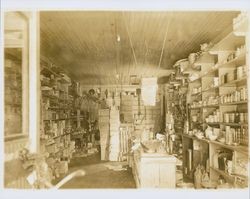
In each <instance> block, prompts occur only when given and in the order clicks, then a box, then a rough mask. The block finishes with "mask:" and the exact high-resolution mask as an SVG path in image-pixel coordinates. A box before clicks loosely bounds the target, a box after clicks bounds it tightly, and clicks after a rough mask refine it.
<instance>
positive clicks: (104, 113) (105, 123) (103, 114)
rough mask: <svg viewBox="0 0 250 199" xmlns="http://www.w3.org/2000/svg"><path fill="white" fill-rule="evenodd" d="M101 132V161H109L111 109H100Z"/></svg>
mask: <svg viewBox="0 0 250 199" xmlns="http://www.w3.org/2000/svg"><path fill="white" fill-rule="evenodd" d="M98 116H99V130H100V142H101V143H100V144H101V160H108V148H109V109H100V110H99V113H98Z"/></svg>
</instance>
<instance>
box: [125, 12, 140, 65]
mask: <svg viewBox="0 0 250 199" xmlns="http://www.w3.org/2000/svg"><path fill="white" fill-rule="evenodd" d="M122 16H123V21H124V23H125V27H126V32H127V34H128V38H129V43H130V47H131V49H132V53H133V57H134V61H135V68H137V59H136V55H135V50H134V46H133V43H132V39H131V35H130V33H129V30H128V24H127V22H126V19H125V14H124V12H122Z"/></svg>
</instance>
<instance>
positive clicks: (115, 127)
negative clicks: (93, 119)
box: [109, 106, 120, 161]
mask: <svg viewBox="0 0 250 199" xmlns="http://www.w3.org/2000/svg"><path fill="white" fill-rule="evenodd" d="M119 152H120V112H119V110H118V109H117V107H116V106H112V107H111V109H110V145H109V160H110V161H118V160H120V159H119V158H120V157H119Z"/></svg>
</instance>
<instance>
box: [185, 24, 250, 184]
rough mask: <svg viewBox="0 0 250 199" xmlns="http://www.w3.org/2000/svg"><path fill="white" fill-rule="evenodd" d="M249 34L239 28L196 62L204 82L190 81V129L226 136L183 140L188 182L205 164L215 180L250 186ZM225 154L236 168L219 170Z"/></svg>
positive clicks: (245, 29)
mask: <svg viewBox="0 0 250 199" xmlns="http://www.w3.org/2000/svg"><path fill="white" fill-rule="evenodd" d="M243 24H245V26H246V24H247V23H246V22H244V23H243ZM244 31H245V33H244ZM246 31H247V28H246V27H244V28H242V26H240V30H238V29H237V28H234V30H232V31H231V32H230V33H229V34H227V35H226V36H225V37H224V38H223V39H222V40H220V41H219V42H218V43H216V44H215V45H214V46H213V47H212V48H211V49H210V50H209V52H206V54H203V55H201V56H200V58H199V59H198V60H197V61H196V62H195V65H200V68H199V69H200V70H199V71H198V72H197V73H198V74H199V75H198V77H197V78H196V79H195V80H193V81H190V82H189V92H188V98H189V101H188V103H189V130H190V131H193V130H194V129H197V130H200V131H202V132H204V131H205V130H206V128H207V127H210V128H212V129H213V131H219V132H220V137H219V138H221V139H217V140H213V141H212V140H209V139H199V138H197V137H195V136H194V135H188V134H184V135H183V151H186V153H184V157H183V165H184V167H183V172H184V178H185V177H186V178H188V179H189V180H194V171H195V168H196V166H197V164H201V165H203V166H205V168H206V170H207V171H208V172H209V174H210V179H211V180H212V181H217V180H218V178H219V177H223V178H224V179H225V180H226V181H227V182H228V183H229V184H230V186H231V187H246V186H248V185H247V184H248V176H247V175H248V174H247V167H248V166H247V165H248V161H249V156H248V93H247V77H248V74H247V73H248V65H247V63H248V60H247V57H248V54H247V51H246V49H248V48H247V47H246V44H247V42H246V38H245V36H246V35H247V34H246ZM195 148H197V149H198V150H199V151H203V152H204V154H203V158H204V157H205V158H207V161H204V160H202V159H199V155H198V156H197V154H195ZM219 152H220V153H222V152H224V153H227V154H229V155H228V156H229V157H228V160H229V162H231V164H232V166H231V168H230V169H228V168H227V166H225V167H226V168H221V166H219V165H218V155H219V154H218V153H219ZM205 154H207V156H206V155H205Z"/></svg>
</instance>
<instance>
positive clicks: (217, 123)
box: [205, 122, 220, 126]
mask: <svg viewBox="0 0 250 199" xmlns="http://www.w3.org/2000/svg"><path fill="white" fill-rule="evenodd" d="M205 124H207V125H211V126H216V125H220V122H205Z"/></svg>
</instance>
